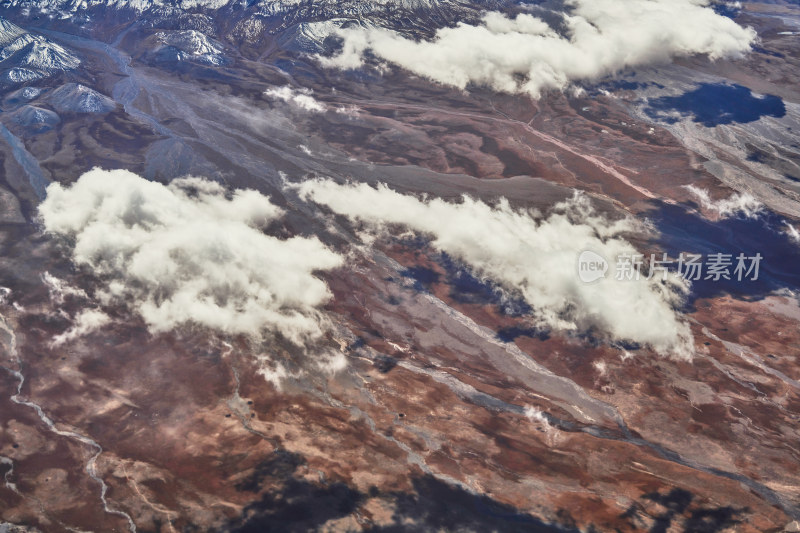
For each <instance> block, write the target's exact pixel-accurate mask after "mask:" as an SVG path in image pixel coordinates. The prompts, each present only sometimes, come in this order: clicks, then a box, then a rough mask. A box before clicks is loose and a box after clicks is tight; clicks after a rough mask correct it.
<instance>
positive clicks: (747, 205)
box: [684, 185, 764, 218]
mask: <svg viewBox="0 0 800 533" xmlns="http://www.w3.org/2000/svg"><path fill="white" fill-rule="evenodd" d="M684 188H685V189H686V190H688V191H689V192H690V193H692V195H693V196H694V197H695V198H697V201H698V202H700V205H701V206H702V207H703V209H705V210H706V211H711V212H713V213H716V214H717V216H719V217H720V218H728V217H732V216H743V217H745V218H756V217H757V216H758V215H760V214H761V213H762V212H763V211H764V205H763V204H762V203H761V202H759V201H758V200H756V199H755V198H754V197H753V196H752V195H751V194H748V193H746V192H745V193H734V194H732V195H731V196H730V197H728V198H725V199H724V200H712V199H711V196H709V194H708V191H707V190H705V189H701V188H699V187H695V186H694V185H685V186H684Z"/></svg>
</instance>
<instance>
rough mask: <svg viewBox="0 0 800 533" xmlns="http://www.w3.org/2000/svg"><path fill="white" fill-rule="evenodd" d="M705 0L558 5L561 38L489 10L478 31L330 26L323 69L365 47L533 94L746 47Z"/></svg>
mask: <svg viewBox="0 0 800 533" xmlns="http://www.w3.org/2000/svg"><path fill="white" fill-rule="evenodd" d="M708 4H709V1H708V0H567V1H566V5H567V6H568V7H569V8H570V10H569V12H568V13H564V14H562V15H561V16H562V17H563V26H564V28H565V31H564V32H561V33H558V32H556V31H555V30H554V29H553V28H551V27H550V26H549V25H548V24H547V23H545V22H544V21H543V20H541V19H539V18H537V17H535V16H533V15H530V14H527V13H524V14H519V15H517V16H516V17H515V18H513V19H512V18H508V17H506V16H505V15H503V14H501V13H497V12H490V13H487V14H486V15H485V16H484V19H483V21H482V23H481V24H479V25H470V24H464V23H460V24H458V25H456V26H455V27H452V28H442V29H440V30H438V31H437V32H436V35H435V37H434V38H433V40H432V41H416V40H413V39H410V38H407V37H404V36H402V35H400V34H398V33H396V32H394V31H391V30H387V29H384V28H364V27H352V28H343V29H339V30H338V31H337V32H336V33H337V34H338V35H339V36H340V37H342V39H343V41H344V43H343V48H342V50H341V51H340V52H339V53H338V55H335V56H334V57H331V58H324V57H321V58H320V61H321V62H322V64H323V65H325V66H329V67H338V68H344V69H352V68H358V67H360V66H361V65H362V64H363V62H364V54H365V52H366V51H368V50H369V51H371V52H372V53H373V54H374V55H375V56H376V57H378V58H380V59H382V60H385V61H388V62H390V63H394V64H397V65H400V66H401V67H403V68H405V69H407V70H409V71H411V72H414V73H416V74H418V75H420V76H424V77H426V78H428V79H430V80H433V81H436V82H439V83H443V84H447V85H453V86H455V87H459V88H462V89H463V88H465V87H466V86H467V85H468V84H470V83H474V84H479V85H487V86H490V87H492V88H494V89H495V90H497V91H502V92H507V93H527V94H529V95H531V96H532V97H534V98H537V97H539V96H540V94H541V92H542V91H545V90H548V89H563V88H565V87H567V85H568V84H569V83H570V82H571V81H575V80H590V79H594V78H598V77H601V76H605V75H608V74H611V73H614V72H617V71H620V70H622V69H624V68H627V67H632V66H639V65H646V64H651V63H658V62H665V61H668V60H670V59H671V58H673V57H678V56H688V55H693V54H707V55H708V56H709V57H711V58H712V59H716V58H720V57H727V56H737V55H740V54H742V53H744V52H746V51H748V50H749V49H750V45H751V43H752V42H753V41H754V40H755V38H756V34H755V31H754V30H752V29H750V28H742V27H741V26H739V25H738V24H736V23H735V22H733V21H732V20H731V19H729V18H726V17H724V16H721V15H718V14H717V13H715V12H714V10H713V9H711V8H710V7H708Z"/></svg>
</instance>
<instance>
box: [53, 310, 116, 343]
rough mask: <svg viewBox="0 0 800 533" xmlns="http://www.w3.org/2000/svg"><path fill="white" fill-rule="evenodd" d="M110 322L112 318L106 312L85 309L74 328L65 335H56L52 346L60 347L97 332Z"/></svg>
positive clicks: (75, 322)
mask: <svg viewBox="0 0 800 533" xmlns="http://www.w3.org/2000/svg"><path fill="white" fill-rule="evenodd" d="M110 322H111V317H109V316H108V315H107V314H105V313H104V312H102V311H100V310H98V309H85V310H83V311H81V312H80V313H78V315H77V316H76V317H75V320H74V322H73V325H72V327H71V328H70V329H68V330H67V331H65V332H64V333H62V334H60V335H56V336H55V337H54V338H53V342H52V343H51V344H52V345H53V346H59V345H61V344H64V343H65V342H68V341H71V340H74V339H77V338H78V337H82V336H83V335H86V334H87V333H91V332H93V331H97V330H98V329H100V328H102V327H103V326H105V325H106V324H108V323H110Z"/></svg>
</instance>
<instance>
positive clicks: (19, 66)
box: [0, 18, 81, 83]
mask: <svg viewBox="0 0 800 533" xmlns="http://www.w3.org/2000/svg"><path fill="white" fill-rule="evenodd" d="M80 63H81V61H80V59H79V58H78V57H77V56H76V55H75V54H74V53H72V52H71V51H70V50H68V49H66V48H64V47H63V46H61V45H59V44H56V43H54V42H52V41H51V40H49V39H48V38H46V37H44V36H42V35H37V34H33V33H30V32H28V31H25V30H24V29H22V28H20V27H19V26H17V25H16V24H13V23H11V22H9V21H7V20H5V19H2V18H0V73H2V74H0V76H2V79H4V80H5V81H6V82H9V83H22V82H26V81H31V80H36V79H41V78H46V77H48V76H50V75H52V74H54V73H56V72H60V71H65V70H72V69H75V68H77V67H78V65H80Z"/></svg>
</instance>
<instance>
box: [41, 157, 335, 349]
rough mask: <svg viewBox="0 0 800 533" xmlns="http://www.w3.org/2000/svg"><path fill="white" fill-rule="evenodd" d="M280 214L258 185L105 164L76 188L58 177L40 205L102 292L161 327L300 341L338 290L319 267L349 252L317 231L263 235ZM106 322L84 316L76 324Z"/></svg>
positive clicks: (50, 228) (317, 331)
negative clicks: (168, 179) (240, 186)
mask: <svg viewBox="0 0 800 533" xmlns="http://www.w3.org/2000/svg"><path fill="white" fill-rule="evenodd" d="M282 214H283V211H282V210H281V209H280V208H279V207H277V206H275V205H274V204H272V203H271V202H270V200H269V198H267V197H265V196H263V195H261V194H260V193H258V192H256V191H252V190H236V191H233V192H229V191H226V190H225V189H224V188H223V187H222V186H221V185H219V184H217V183H214V182H210V181H207V180H203V179H200V178H182V179H178V180H174V181H173V182H172V183H170V184H169V185H162V184H160V183H154V182H150V181H147V180H145V179H144V178H141V177H139V176H137V175H136V174H133V173H131V172H128V171H125V170H112V171H106V170H100V169H95V170H92V171H89V172H87V173H86V174H84V175H82V176H81V177H80V178H79V179H78V181H77V182H75V183H74V184H73V185H71V186H67V187H64V186H62V185H60V184H58V183H53V184H51V185H50V186H49V187H48V188H47V198H46V200H45V201H44V202H42V204H41V205H40V207H39V215H40V218H41V221H42V224H43V226H44V228H45V230H46V231H47V232H50V233H53V234H57V235H61V236H63V237H65V238H66V240H67V242H68V243H69V244H70V247H71V259H72V261H73V262H74V263H75V264H76V265H78V266H81V267H85V268H88V269H89V270H90V271H91V272H93V273H94V274H95V275H96V276H97V278H98V279H99V280H100V283H99V285H98V288H97V290H96V292H95V294H94V296H95V298H97V300H98V301H99V302H100V303H101V304H102V305H105V306H123V307H127V308H130V309H131V310H133V311H134V312H136V313H138V314H139V315H141V317H142V318H143V319H144V321H145V322H146V323H147V325H148V327H149V329H150V330H151V331H153V332H162V331H166V330H169V329H172V328H174V327H176V326H180V325H184V324H193V325H199V326H204V327H208V328H213V329H216V330H219V331H222V332H225V333H229V334H247V335H252V336H257V337H259V338H261V336H262V335H263V334H264V333H266V332H273V333H274V332H280V333H281V334H282V335H283V336H284V337H285V338H287V339H288V340H290V341H291V342H293V343H295V344H298V345H302V344H304V343H306V342H308V341H310V340H313V339H315V338H318V337H319V336H320V335H321V334H322V333H323V331H324V329H325V320H324V317H323V316H322V315H321V314H320V312H319V311H318V310H317V308H318V307H319V306H320V305H322V304H324V303H325V302H326V301H328V299H329V298H330V292H329V290H328V287H327V285H326V284H325V283H324V282H323V281H322V280H320V279H319V278H318V277H317V276H316V275H315V273H316V272H317V271H322V270H327V269H332V268H336V267H337V266H339V265H340V264H341V261H342V259H341V257H339V256H338V255H337V254H336V253H334V252H333V251H331V250H330V249H328V248H327V247H326V246H325V245H323V244H322V243H321V242H320V241H319V240H318V239H316V238H307V237H292V238H288V239H278V238H276V237H273V236H270V235H267V234H265V233H264V232H263V228H264V227H265V225H267V224H268V223H270V222H272V221H274V220H276V219H278V218H279V217H281V216H282ZM97 318H99V317H98V316H91V315H86V316H83V317H82V318H81V319H80V320H79V322H78V324H77V326H76V328H78V329H80V328H81V327H82V326H83V325H86V326H87V327H88V326H90V325H91V324H97V323H99V322H98V320H96V319H97ZM76 331H77V330H76Z"/></svg>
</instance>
